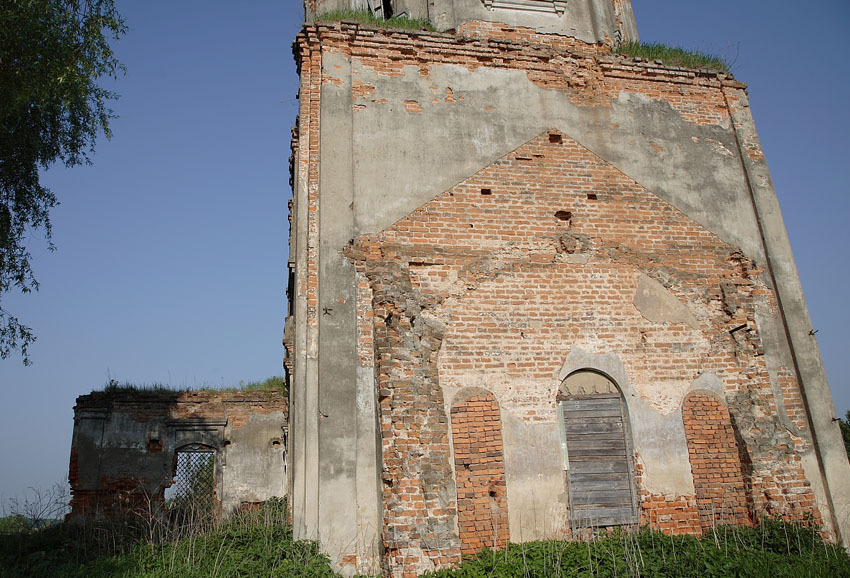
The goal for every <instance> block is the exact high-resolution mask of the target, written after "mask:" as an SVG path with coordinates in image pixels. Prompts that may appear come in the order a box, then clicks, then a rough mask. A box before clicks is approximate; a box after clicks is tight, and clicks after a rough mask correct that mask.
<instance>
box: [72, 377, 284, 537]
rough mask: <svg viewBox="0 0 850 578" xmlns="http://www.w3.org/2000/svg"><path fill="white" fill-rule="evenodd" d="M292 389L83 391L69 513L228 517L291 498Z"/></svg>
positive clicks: (76, 409)
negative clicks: (288, 464) (288, 491)
mask: <svg viewBox="0 0 850 578" xmlns="http://www.w3.org/2000/svg"><path fill="white" fill-rule="evenodd" d="M288 406H289V401H288V399H287V397H286V395H285V394H284V393H282V392H278V391H240V392H218V391H192V392H173V391H144V390H117V391H105V392H95V393H92V394H89V395H84V396H80V397H79V398H77V405H76V406H75V407H74V435H73V441H72V444H71V460H70V467H69V474H68V478H69V481H70V484H71V496H72V498H71V514H70V517H71V519H75V518H76V519H79V518H91V517H108V518H126V517H129V516H138V515H139V514H144V515H145V516H146V517H148V518H150V517H151V515H152V514H154V513H155V514H156V515H157V516H167V517H170V518H173V519H177V520H178V521H183V522H188V521H191V520H194V521H198V520H200V519H211V518H217V517H219V516H220V515H222V514H225V515H229V514H230V513H232V512H233V511H235V510H237V509H240V508H242V509H244V508H245V507H249V506H251V505H253V504H257V503H259V502H263V501H266V500H268V499H270V498H279V497H284V496H285V495H286V487H287V483H286V480H287V471H286V445H287V434H288Z"/></svg>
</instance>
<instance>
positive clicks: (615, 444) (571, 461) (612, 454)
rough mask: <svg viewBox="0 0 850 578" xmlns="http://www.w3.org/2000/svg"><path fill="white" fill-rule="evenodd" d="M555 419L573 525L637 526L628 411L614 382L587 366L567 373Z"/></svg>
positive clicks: (577, 527) (559, 395) (579, 526)
mask: <svg viewBox="0 0 850 578" xmlns="http://www.w3.org/2000/svg"><path fill="white" fill-rule="evenodd" d="M558 419H559V421H560V424H561V441H562V448H563V455H562V460H563V466H564V471H565V475H566V477H567V487H568V493H569V503H570V526H571V527H572V529H573V530H576V529H580V528H594V527H605V526H619V525H629V524H637V523H638V511H637V500H636V494H637V492H636V491H635V474H634V458H633V455H632V443H631V434H630V431H629V421H628V412H627V409H626V404H625V400H624V399H623V394H622V393H621V392H620V389H619V388H618V387H617V385H616V383H614V381H613V380H611V379H610V378H609V377H607V376H606V375H603V374H602V373H599V372H596V371H592V370H579V371H576V372H574V373H572V374H570V375H569V376H567V378H566V379H565V380H564V381H563V382H561V387H560V389H559V391H558Z"/></svg>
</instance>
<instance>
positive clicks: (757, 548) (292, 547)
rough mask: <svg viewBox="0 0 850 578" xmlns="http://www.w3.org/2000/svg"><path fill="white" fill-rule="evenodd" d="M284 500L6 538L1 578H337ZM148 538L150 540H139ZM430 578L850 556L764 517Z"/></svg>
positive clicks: (721, 569)
mask: <svg viewBox="0 0 850 578" xmlns="http://www.w3.org/2000/svg"><path fill="white" fill-rule="evenodd" d="M288 516H289V512H288V509H287V506H286V503H285V501H283V500H271V501H269V502H266V503H265V504H263V506H262V507H260V508H259V509H258V510H253V511H247V512H244V513H242V514H239V515H237V516H235V517H233V518H232V519H231V520H229V521H227V522H224V523H221V524H218V525H216V526H214V527H212V528H211V529H205V530H204V531H203V532H193V533H189V534H181V535H183V536H185V537H183V538H182V539H179V540H172V541H158V540H150V539H148V538H147V537H145V536H144V534H141V533H139V532H138V530H139V529H140V528H142V527H143V526H144V524H141V525H139V526H136V527H130V526H126V525H125V526H123V527H115V526H113V527H110V526H109V525H107V523H106V522H105V521H100V522H99V525H94V526H82V525H76V524H69V523H65V524H61V525H56V526H52V527H48V528H45V529H43V530H38V531H25V532H22V533H18V534H4V533H0V578H19V577H21V578H22V577H24V576H26V577H32V578H42V577H44V578H56V577H58V576H62V577H67V578H76V577H79V578H84V577H85V578H106V577H111V576H123V577H125V578H165V577H167V576H181V577H188V578H194V577H197V578H200V577H207V576H273V577H290V576H291V577H296V576H311V577H328V578H330V577H331V576H335V574H334V573H333V571H332V570H331V567H330V565H329V563H328V559H327V558H326V557H325V556H324V555H323V554H321V553H320V551H319V548H318V545H317V544H316V543H315V542H304V541H295V540H293V537H292V530H291V528H290V526H289V524H288V522H287V521H288ZM140 538H141V540H140ZM425 576H430V577H431V578H452V577H457V578H491V577H497V576H498V577H508V578H510V577H517V578H526V577H540V578H555V577H558V578H560V577H567V576H570V577H576V578H582V577H587V578H591V577H594V578H598V577H615V576H616V577H619V578H638V577H649V576H652V577H655V578H727V577H737V578H801V577H811V578H821V577H823V576H829V577H830V578H850V557H848V555H847V553H846V552H844V550H843V549H842V548H841V547H838V546H834V545H831V544H827V543H825V542H824V541H823V540H822V539H821V538H820V536H819V535H818V533H817V531H816V530H815V529H813V528H811V527H807V526H801V525H795V524H788V523H786V522H782V521H780V520H763V521H762V522H761V524H760V525H759V526H758V527H756V528H740V527H718V528H715V529H714V530H713V531H711V532H709V533H708V534H707V535H706V536H705V537H703V538H696V537H694V536H667V535H665V534H662V533H660V532H655V531H651V530H642V531H640V532H634V533H629V532H613V533H611V534H608V535H605V536H602V537H597V538H595V539H593V540H591V541H587V542H557V541H547V542H530V543H525V544H510V545H509V546H508V547H507V548H506V549H504V550H499V551H493V550H487V549H485V550H483V551H481V552H480V553H478V554H477V555H475V556H471V557H467V558H466V559H465V560H464V562H463V563H462V564H460V565H459V566H458V567H457V568H453V569H446V570H441V571H439V572H433V573H430V574H426V575H425Z"/></svg>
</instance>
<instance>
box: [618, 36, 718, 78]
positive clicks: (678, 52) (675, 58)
mask: <svg viewBox="0 0 850 578" xmlns="http://www.w3.org/2000/svg"><path fill="white" fill-rule="evenodd" d="M614 52H615V53H616V54H622V55H625V56H634V57H635V58H642V59H645V60H649V61H653V62H654V61H656V60H660V61H661V62H662V63H663V64H664V65H666V66H681V67H685V68H709V69H711V70H714V71H717V72H725V73H727V74H728V72H729V66H728V64H727V63H726V62H724V61H723V59H722V58H720V57H717V56H713V55H711V54H704V53H702V52H699V51H696V50H686V49H684V48H680V47H678V46H667V45H666V44H660V43H657V42H629V43H628V44H623V45H622V46H619V47H617V48H615V49H614Z"/></svg>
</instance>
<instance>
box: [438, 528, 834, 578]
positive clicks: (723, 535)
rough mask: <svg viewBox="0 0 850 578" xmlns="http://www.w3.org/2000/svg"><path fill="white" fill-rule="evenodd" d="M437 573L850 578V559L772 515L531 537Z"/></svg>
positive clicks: (482, 577)
mask: <svg viewBox="0 0 850 578" xmlns="http://www.w3.org/2000/svg"><path fill="white" fill-rule="evenodd" d="M424 576H427V577H430V578H486V577H492V576H499V577H507V578H511V577H516V578H525V577H528V576H535V577H543V578H550V577H552V578H554V577H567V576H570V577H576V578H578V577H581V578H585V577H586V578H591V577H603V576H604V577H615V576H616V577H619V578H638V577H644V576H647V577H648V576H652V577H657V578H662V577H665V578H666V577H669V578H727V577H736V578H802V577H811V578H822V577H827V576H829V577H830V578H841V577H850V557H848V555H847V553H846V552H845V551H844V550H843V549H842V548H841V547H840V546H835V545H832V544H828V543H826V542H824V541H823V540H822V539H821V537H820V536H819V534H818V533H817V531H816V530H815V529H813V528H810V527H806V526H800V525H795V524H789V523H787V522H783V521H781V520H774V519H766V520H763V521H762V522H761V524H760V525H759V526H757V527H755V528H744V527H718V528H715V529H714V531H712V532H709V533H708V534H707V535H706V536H704V537H702V538H697V537H695V536H668V535H666V534H663V533H661V532H658V531H654V530H648V529H643V530H641V531H639V532H633V533H629V532H623V531H618V532H613V533H611V534H609V535H606V536H601V537H598V538H596V539H594V540H590V541H586V542H580V541H575V542H559V541H546V542H528V543H525V544H510V545H509V546H508V547H507V548H505V549H504V550H489V549H485V550H483V551H481V552H479V553H478V554H476V555H474V556H471V557H468V558H465V560H464V562H463V563H462V564H460V565H459V566H458V567H457V568H453V569H447V570H441V571H439V572H433V573H429V574H425V575H424Z"/></svg>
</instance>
